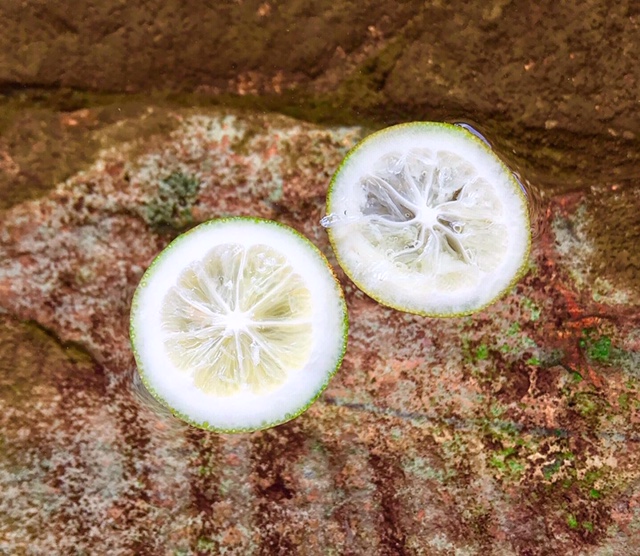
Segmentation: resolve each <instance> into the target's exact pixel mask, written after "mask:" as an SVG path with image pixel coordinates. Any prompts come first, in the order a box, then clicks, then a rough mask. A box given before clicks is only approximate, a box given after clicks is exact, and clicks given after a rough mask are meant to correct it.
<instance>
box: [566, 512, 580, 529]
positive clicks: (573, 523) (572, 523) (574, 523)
mask: <svg viewBox="0 0 640 556" xmlns="http://www.w3.org/2000/svg"><path fill="white" fill-rule="evenodd" d="M567 525H568V526H569V527H571V529H577V528H578V520H577V519H576V516H575V515H573V514H569V515H568V516H567Z"/></svg>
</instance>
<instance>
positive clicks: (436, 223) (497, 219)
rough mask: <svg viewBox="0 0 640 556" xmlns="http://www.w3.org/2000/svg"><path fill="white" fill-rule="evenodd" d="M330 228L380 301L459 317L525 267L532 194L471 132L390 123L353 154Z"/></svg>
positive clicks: (334, 191)
mask: <svg viewBox="0 0 640 556" xmlns="http://www.w3.org/2000/svg"><path fill="white" fill-rule="evenodd" d="M327 211H328V213H329V215H328V217H325V219H323V222H322V223H323V225H325V226H326V227H327V228H328V233H329V238H330V240H331V243H332V245H333V247H334V250H335V252H336V255H337V257H338V260H339V262H340V264H341V266H342V267H343V269H344V270H345V272H346V273H347V274H348V275H349V277H350V278H351V279H352V280H353V281H354V282H355V283H356V285H358V287H360V288H361V289H362V290H363V291H364V292H365V293H367V294H369V295H370V296H371V297H373V298H374V299H376V300H378V301H379V302H381V303H383V304H385V305H389V306H391V307H394V308H397V309H401V310H404V311H408V312H413V313H418V314H423V315H432V316H451V315H458V314H467V313H471V312H474V311H476V310H478V309H480V308H482V307H484V306H486V305H488V304H489V303H491V302H492V301H493V300H495V299H496V298H497V297H498V296H500V295H501V294H502V293H503V292H504V291H505V290H506V289H508V287H509V286H510V285H511V284H512V283H513V282H514V281H515V280H516V279H517V277H518V276H519V275H520V274H521V273H522V271H523V269H524V267H525V263H526V260H527V256H528V252H529V245H530V225H529V216H528V208H527V203H526V199H525V197H524V194H523V192H522V190H521V188H520V185H519V183H518V182H517V181H516V179H515V177H514V176H513V174H512V173H511V172H510V171H509V169H508V168H507V167H506V166H504V164H503V163H502V162H501V161H500V159H499V158H498V157H497V156H496V155H495V154H494V153H493V152H492V151H491V149H490V148H489V147H488V146H487V145H486V144H485V143H484V142H482V141H481V140H480V139H478V138H477V137H476V136H475V135H473V134H471V133H470V132H469V131H467V130H465V129H463V128H461V127H458V126H454V125H450V124H438V123H428V122H418V123H412V124H403V125H399V126H394V127H391V128H388V129H386V130H382V131H380V132H378V133H375V134H373V135H371V136H369V137H367V138H366V139H365V140H364V141H362V142H361V143H359V144H358V145H356V147H354V149H353V150H352V151H351V152H350V153H349V154H348V155H347V157H346V158H345V160H344V162H343V163H342V165H341V166H340V168H338V170H337V171H336V173H335V174H334V176H333V179H332V181H331V185H330V189H329V194H328V197H327Z"/></svg>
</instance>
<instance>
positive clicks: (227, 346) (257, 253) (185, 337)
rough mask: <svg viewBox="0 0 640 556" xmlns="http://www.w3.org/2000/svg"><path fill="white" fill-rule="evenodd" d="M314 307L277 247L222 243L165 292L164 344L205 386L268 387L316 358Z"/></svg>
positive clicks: (210, 389)
mask: <svg viewBox="0 0 640 556" xmlns="http://www.w3.org/2000/svg"><path fill="white" fill-rule="evenodd" d="M311 312H312V304H311V294H310V292H309V290H308V289H307V288H306V287H305V284H304V282H303V280H302V278H301V277H300V276H299V275H298V274H296V273H295V272H294V271H293V269H292V268H291V266H290V265H289V264H288V262H287V260H286V258H285V257H284V256H283V255H281V254H280V253H279V252H278V251H276V250H274V249H273V248H272V247H269V246H267V245H252V246H249V247H246V246H242V245H240V244H234V243H229V244H224V245H219V246H217V247H214V248H213V249H211V250H210V251H209V252H208V253H207V254H206V255H205V256H204V257H203V258H202V260H200V261H196V262H194V263H192V264H191V265H189V266H188V267H187V268H185V269H184V270H183V271H182V272H181V273H180V275H179V278H178V281H177V284H176V285H175V286H173V287H172V288H171V289H170V290H169V291H168V292H167V294H166V296H165V298H164V299H163V301H162V310H161V319H162V329H163V332H164V333H165V336H164V347H165V349H166V351H167V354H168V356H169V358H170V360H171V361H172V363H173V364H174V365H175V366H176V367H177V368H178V369H180V370H182V371H184V372H189V373H192V374H193V380H194V384H195V385H196V386H197V387H198V388H200V389H201V390H203V391H204V392H207V393H211V394H214V395H231V394H234V393H236V392H238V391H240V390H242V389H246V388H248V389H250V390H251V391H253V392H255V393H261V392H264V391H266V390H269V389H271V388H273V387H275V386H277V385H278V384H281V383H282V382H283V381H284V380H286V378H287V376H289V373H291V372H294V371H296V370H297V369H300V368H302V367H303V366H304V364H305V363H306V362H307V360H308V359H309V354H310V351H311V345H312V325H311Z"/></svg>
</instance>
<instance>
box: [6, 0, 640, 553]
mask: <svg viewBox="0 0 640 556" xmlns="http://www.w3.org/2000/svg"><path fill="white" fill-rule="evenodd" d="M265 5H266V4H265ZM4 9H6V7H5V8H4ZM43 9H44V8H43ZM233 9H236V8H233ZM264 9H267V8H264ZM403 9H405V8H403ZM433 9H435V8H433ZM487 9H489V8H487ZM492 9H493V10H494V11H495V10H496V9H498V8H495V7H494V8H492ZM500 9H510V5H509V4H505V5H504V6H503V7H502V8H500ZM558 9H559V8H558ZM230 10H231V8H230ZM400 13H402V10H400ZM493 13H494V12H491V13H489V15H492V14H493ZM496 14H497V15H495V14H494V16H495V17H493V20H494V21H496V20H499V15H500V14H499V12H496ZM634 17H635V16H634ZM61 18H62V21H66V20H65V19H64V17H62V16H61ZM450 24H455V20H454V21H453V23H450ZM60 25H61V26H63V23H61V24H60ZM407 55H409V54H407ZM97 111H98V109H95V110H94V109H91V110H88V111H87V113H86V114H85V116H86V118H91V117H94V116H95V115H96V113H97ZM151 115H153V118H154V119H155V121H156V122H160V125H158V126H154V128H153V129H154V132H153V133H150V134H146V133H145V134H143V133H140V130H141V129H144V121H146V120H147V119H148V118H150V117H152V116H151ZM65 117H69V116H68V114H67V115H66V116H65ZM114 129H117V130H118V134H119V135H118V136H119V137H120V138H121V140H115V141H114V140H113V134H114V133H115V132H114ZM127 129H128V130H129V131H127ZM364 133H365V132H364V131H363V130H362V129H360V128H355V127H341V128H324V127H318V126H314V125H311V124H307V123H302V122H299V121H294V120H291V119H288V118H284V117H281V116H275V115H268V114H266V115H265V114H255V113H239V112H228V111H226V112H225V111H202V110H179V109H176V110H164V109H161V108H158V107H149V108H148V110H145V111H144V114H142V115H140V114H136V115H134V116H132V117H131V118H129V119H127V118H125V117H122V118H121V119H118V118H115V121H114V122H113V126H107V127H104V126H103V127H101V128H100V129H99V130H97V131H96V132H95V133H94V134H93V135H92V136H91V137H92V140H94V141H96V144H98V145H99V144H104V145H106V147H105V148H104V149H103V150H101V151H99V153H98V155H97V156H96V158H95V160H94V161H93V162H92V163H91V164H90V165H89V166H88V167H87V168H86V169H85V170H84V171H81V172H79V173H76V174H74V175H72V176H71V177H70V178H69V179H68V180H66V181H65V182H62V183H60V184H59V185H58V186H57V187H56V188H55V189H53V190H52V191H51V192H50V193H49V194H47V195H46V196H44V197H41V198H39V199H35V200H28V201H24V202H17V203H12V204H13V206H12V208H9V209H7V210H5V211H4V212H3V213H2V218H1V222H2V224H1V225H0V326H1V329H0V330H1V331H0V430H1V433H0V448H1V449H0V491H1V492H2V493H3V496H2V497H1V498H0V553H3V554H4V553H6V554H54V553H77V554H102V553H104V554H110V555H120V554H153V555H155V554H163V555H164V554H167V555H169V554H171V555H179V554H180V555H187V554H194V555H195V554H238V555H245V554H363V555H370V554H389V555H396V554H416V555H429V556H431V555H450V554H456V555H478V556H479V555H486V554H495V555H511V554H517V555H546V554H557V553H558V552H562V553H563V554H566V555H576V556H577V555H590V556H591V555H593V556H604V555H609V554H629V555H632V554H634V552H633V551H634V550H637V547H638V546H640V396H639V387H640V319H639V318H638V309H640V299H639V293H638V292H639V291H640V289H638V288H637V280H638V261H637V258H635V257H636V253H637V244H634V243H633V238H634V234H636V233H637V231H638V224H637V222H636V221H635V220H634V218H633V217H632V216H629V214H631V215H632V214H637V211H636V212H635V213H634V212H631V213H629V210H630V208H629V207H634V206H635V207H637V206H638V204H639V201H638V189H637V187H632V185H633V183H631V185H629V184H620V183H619V182H618V181H611V182H606V181H605V182H603V183H601V184H599V185H597V186H595V185H594V186H593V187H592V188H590V189H583V190H582V191H581V192H577V193H568V194H565V193H562V194H553V195H550V196H548V198H546V199H543V200H542V201H540V202H539V203H538V206H537V207H536V209H535V220H536V225H537V228H538V230H539V232H538V236H537V238H536V240H535V245H534V250H533V253H532V256H531V265H530V266H531V268H530V270H529V273H528V274H527V276H526V277H525V278H524V279H523V280H522V281H521V283H520V284H518V285H517V286H516V287H515V288H514V290H513V291H512V292H510V293H509V294H508V295H507V296H506V297H505V298H503V299H502V300H500V301H499V302H498V303H496V304H495V305H493V306H492V307H490V308H489V309H487V310H485V311H482V312H481V313H478V314H476V315H474V316H472V317H466V318H460V319H449V320H435V319H427V318H422V317H417V316H413V315H406V314H403V313H400V312H396V311H393V310H390V309H386V308H383V307H381V306H380V305H378V304H376V303H375V302H373V301H372V300H370V299H369V298H367V297H366V296H365V295H363V294H362V293H361V292H359V291H358V290H357V289H356V288H355V287H354V286H353V285H352V284H351V283H350V282H349V281H348V280H347V279H346V278H345V277H344V275H343V274H342V273H341V272H340V269H339V268H336V270H337V272H338V276H339V278H340V279H341V281H342V283H343V286H344V288H345V292H346V296H347V302H348V306H349V311H350V320H351V331H350V342H349V348H348V351H347V355H346V357H345V360H344V364H343V366H342V368H341V370H340V371H339V373H338V374H337V375H336V377H335V378H334V380H333V381H332V383H331V384H330V386H329V388H328V389H327V391H326V392H325V393H324V394H323V396H322V397H321V398H320V399H319V400H318V402H316V403H315V404H314V405H313V406H312V407H311V408H310V409H309V411H308V412H307V413H305V414H304V415H302V416H301V417H299V418H298V419H296V420H294V421H292V422H290V423H287V424H285V425H282V426H280V427H277V428H274V429H271V430H268V431H263V432H259V433H254V434H250V435H237V436H222V435H216V434H211V433H205V432H202V431H199V430H195V429H192V428H189V427H186V426H183V425H182V424H180V423H178V422H177V421H175V420H174V419H173V418H172V417H170V416H168V415H167V414H166V412H164V411H163V410H162V409H161V408H159V407H157V405H155V404H154V403H153V402H152V401H151V400H150V399H149V397H148V395H145V392H144V391H143V390H142V389H141V387H140V385H139V383H138V382H137V380H136V378H135V377H136V375H135V369H134V362H133V358H132V355H131V352H130V348H129V344H128V310H129V304H130V300H131V296H132V294H133V291H134V289H135V287H136V285H137V282H138V280H139V279H140V277H141V275H142V272H143V271H144V269H145V268H146V266H147V265H148V264H149V263H150V262H151V260H152V259H153V257H154V256H155V255H156V254H157V253H158V251H159V250H160V249H161V248H162V247H163V246H164V245H166V244H167V243H168V241H170V240H171V239H172V238H173V237H174V236H175V235H176V234H177V233H178V232H179V231H180V230H183V229H186V228H188V227H190V226H192V225H194V224H196V223H198V222H200V221H203V220H207V219H209V218H214V217H218V216H227V215H255V216H262V217H265V218H272V219H276V220H279V221H281V222H284V223H286V224H288V225H291V226H293V227H294V228H296V229H298V230H299V231H301V232H302V233H304V234H305V235H307V236H308V237H309V238H310V239H311V240H312V241H313V242H314V243H315V244H316V245H318V247H319V248H320V249H321V250H322V251H323V252H324V253H325V254H326V255H327V257H328V258H329V260H330V261H331V262H332V263H333V264H334V265H335V258H334V257H333V254H332V253H331V250H330V248H329V245H328V241H327V238H326V234H325V232H324V230H323V229H322V228H321V227H320V226H319V224H318V222H319V220H320V218H321V217H322V216H323V214H324V198H325V194H326V188H327V184H328V180H329V178H330V176H331V174H332V172H333V171H334V170H335V168H336V167H337V165H338V164H339V162H340V160H341V159H342V157H343V156H344V154H345V152H346V150H347V149H348V148H349V147H350V146H351V145H353V144H354V142H355V141H356V140H357V139H358V138H359V137H361V136H362V135H363V134H364ZM105 137H106V138H109V139H108V140H107V139H105ZM550 191H552V192H553V190H552V189H551V190H550ZM603 207H604V208H603ZM603 221H606V222H620V221H623V222H627V228H628V230H627V233H626V234H623V237H622V240H621V243H619V244H618V245H622V247H621V248H620V249H618V251H620V252H623V251H626V255H625V254H624V253H623V254H621V255H620V256H621V257H622V260H623V262H624V264H622V263H620V266H619V267H618V266H616V265H615V264H609V265H608V267H609V268H608V270H607V269H604V268H602V261H603V259H602V255H603V254H604V253H608V252H609V251H611V245H610V244H609V243H607V239H606V237H608V236H607V233H609V232H607V231H606V228H605V227H603V226H602V223H603ZM634 226H635V227H634ZM625 241H630V242H631V243H629V244H628V245H626V246H624V242H625ZM612 257H613V255H612ZM614 259H615V257H614ZM616 260H618V259H616Z"/></svg>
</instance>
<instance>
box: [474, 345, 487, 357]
mask: <svg viewBox="0 0 640 556" xmlns="http://www.w3.org/2000/svg"><path fill="white" fill-rule="evenodd" d="M488 358H489V348H488V347H487V346H486V345H485V344H480V345H479V346H478V348H477V349H476V359H477V360H478V361H484V360H485V359H488Z"/></svg>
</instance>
